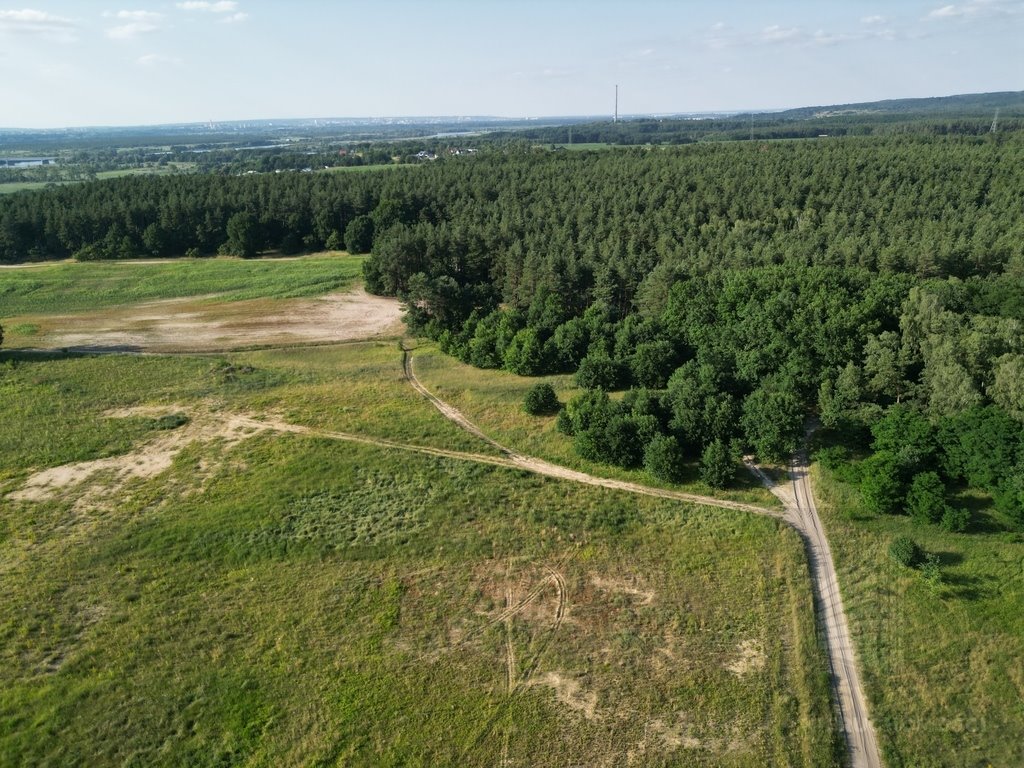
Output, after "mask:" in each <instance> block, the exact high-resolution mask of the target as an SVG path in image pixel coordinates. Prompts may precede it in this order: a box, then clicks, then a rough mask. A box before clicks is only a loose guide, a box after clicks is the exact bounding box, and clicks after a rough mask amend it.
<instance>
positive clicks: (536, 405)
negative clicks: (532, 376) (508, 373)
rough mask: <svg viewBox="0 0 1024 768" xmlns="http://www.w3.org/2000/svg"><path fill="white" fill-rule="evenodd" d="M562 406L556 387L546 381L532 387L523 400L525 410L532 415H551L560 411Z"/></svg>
mask: <svg viewBox="0 0 1024 768" xmlns="http://www.w3.org/2000/svg"><path fill="white" fill-rule="evenodd" d="M561 408H562V404H561V403H560V402H559V401H558V395H557V394H556V393H555V389H554V387H552V386H551V385H550V384H548V383H547V382H546V381H542V382H540V383H539V384H534V385H533V386H532V387H530V389H529V391H528V392H527V393H526V398H525V399H524V400H523V410H525V411H526V412H527V413H528V414H530V415H531V416H550V415H551V414H554V413H558V412H559V411H560V410H561Z"/></svg>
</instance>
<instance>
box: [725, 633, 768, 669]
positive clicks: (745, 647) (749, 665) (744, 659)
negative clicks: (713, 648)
mask: <svg viewBox="0 0 1024 768" xmlns="http://www.w3.org/2000/svg"><path fill="white" fill-rule="evenodd" d="M736 653H737V656H736V658H735V659H733V660H732V662H731V663H729V664H726V666H725V668H726V669H728V670H729V671H730V672H732V673H733V674H734V675H736V677H746V676H747V675H749V674H750V673H751V672H756V671H758V670H761V669H764V665H765V661H766V660H767V656H766V655H765V652H764V646H763V645H762V644H761V642H760V641H759V640H744V641H743V642H742V643H740V644H739V645H737V646H736Z"/></svg>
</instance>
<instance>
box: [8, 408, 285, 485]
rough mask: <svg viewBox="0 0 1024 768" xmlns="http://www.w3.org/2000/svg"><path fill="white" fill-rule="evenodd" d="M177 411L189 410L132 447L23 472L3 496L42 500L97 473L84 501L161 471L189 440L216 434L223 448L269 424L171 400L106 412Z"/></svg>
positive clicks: (161, 413)
mask: <svg viewBox="0 0 1024 768" xmlns="http://www.w3.org/2000/svg"><path fill="white" fill-rule="evenodd" d="M179 412H188V413H189V417H190V420H189V421H188V423H186V424H184V425H182V426H181V427H178V428H177V429H173V430H167V431H165V432H162V433H161V434H160V435H159V436H157V437H156V438H154V439H152V440H150V441H148V442H146V443H144V444H143V445H141V446H139V447H138V448H136V450H134V451H131V452H129V453H125V454H122V455H120V456H110V457H107V458H105V459H94V460H92V461H82V462H77V463H75V464H64V465H63V466H59V467H51V468H49V469H44V470H42V471H41V472H37V473H35V474H34V475H32V476H31V477H29V478H28V480H26V481H25V484H24V485H23V486H22V488H21V489H20V490H17V491H14V492H13V493H9V494H8V495H7V497H8V498H10V499H13V500H15V501H32V502H40V501H46V500H48V499H52V498H55V497H56V496H58V495H60V494H61V493H63V492H64V491H66V490H68V489H71V488H76V487H79V486H82V485H84V484H86V483H88V482H89V481H92V480H94V479H96V478H98V477H102V478H103V482H102V483H92V484H91V485H90V486H89V487H88V488H87V489H86V491H85V494H84V496H83V498H82V501H83V502H84V503H86V504H89V503H94V502H96V501H98V500H99V499H100V498H102V497H104V496H109V495H112V494H115V493H117V492H118V491H119V490H120V489H121V488H123V487H124V486H125V485H126V484H127V483H128V482H130V481H132V480H144V479H148V478H151V477H156V476H157V475H160V474H162V473H163V472H166V471H167V470H168V469H170V468H171V465H172V464H173V463H174V459H175V457H176V456H177V455H178V454H179V453H181V451H182V450H184V448H185V447H186V446H189V445H191V444H192V443H196V442H211V441H213V440H220V441H222V442H223V444H224V446H225V448H230V447H231V446H233V445H236V444H237V443H239V442H241V441H242V440H244V439H246V438H248V437H251V436H252V435H254V434H257V433H258V432H261V431H264V430H268V429H273V428H274V427H273V426H272V425H270V424H266V423H264V422H261V421H257V420H255V419H253V418H251V417H249V416H245V415H239V414H218V413H216V412H212V411H210V412H197V411H195V410H194V409H191V410H188V411H186V409H184V408H181V407H176V406H158V407H149V406H146V407H140V408H128V409H122V410H117V411H111V412H110V413H108V414H107V415H108V416H109V417H110V418H129V417H132V416H148V417H159V416H164V415H167V414H171V413H179Z"/></svg>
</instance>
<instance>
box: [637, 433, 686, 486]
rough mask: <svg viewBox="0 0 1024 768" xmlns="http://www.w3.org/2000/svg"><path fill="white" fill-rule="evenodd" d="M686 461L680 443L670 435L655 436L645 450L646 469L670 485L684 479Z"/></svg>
mask: <svg viewBox="0 0 1024 768" xmlns="http://www.w3.org/2000/svg"><path fill="white" fill-rule="evenodd" d="M684 460H685V457H684V456H683V449H682V448H680V447H679V441H678V440H676V439H675V438H674V437H672V436H670V435H655V436H654V438H653V439H652V440H651V441H650V442H649V443H648V444H647V447H646V448H645V449H644V469H646V470H647V471H648V472H650V473H651V474H652V475H654V476H655V477H656V478H658V479H659V480H664V481H665V482H668V483H678V482H680V481H681V480H682V479H683V462H684Z"/></svg>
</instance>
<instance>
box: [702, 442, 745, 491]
mask: <svg viewBox="0 0 1024 768" xmlns="http://www.w3.org/2000/svg"><path fill="white" fill-rule="evenodd" d="M735 476H736V464H735V462H734V461H733V458H732V455H731V454H730V453H729V448H728V447H727V446H726V444H725V443H723V442H722V441H721V440H713V441H712V442H710V443H708V446H707V448H705V449H704V453H702V454H701V457H700V479H701V480H703V481H704V482H705V483H707V484H708V485H710V486H711V487H712V488H725V487H726V486H728V485H729V483H731V482H732V480H733V478H734V477H735Z"/></svg>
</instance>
